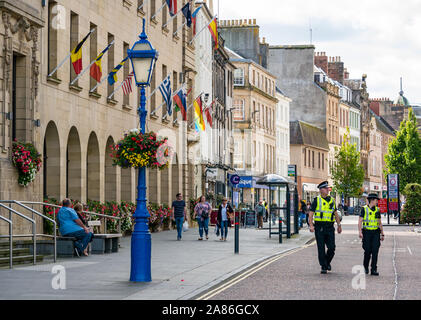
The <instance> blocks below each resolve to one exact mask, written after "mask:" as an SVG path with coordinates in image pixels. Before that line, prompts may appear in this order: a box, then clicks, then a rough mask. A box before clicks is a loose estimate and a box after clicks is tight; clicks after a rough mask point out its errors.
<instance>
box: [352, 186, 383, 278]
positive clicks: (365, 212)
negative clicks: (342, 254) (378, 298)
mask: <svg viewBox="0 0 421 320" xmlns="http://www.w3.org/2000/svg"><path fill="white" fill-rule="evenodd" d="M378 201H379V197H378V196H377V194H375V193H370V194H369V195H368V197H367V202H368V205H367V206H364V207H363V208H361V214H360V218H359V220H358V231H359V233H360V238H362V239H363V249H364V269H365V273H366V274H368V265H369V263H370V258H371V275H373V276H378V275H379V273H378V272H377V257H378V255H379V249H380V240H381V241H383V240H384V233H383V225H382V219H381V214H380V210H379V208H378V207H377V205H378Z"/></svg>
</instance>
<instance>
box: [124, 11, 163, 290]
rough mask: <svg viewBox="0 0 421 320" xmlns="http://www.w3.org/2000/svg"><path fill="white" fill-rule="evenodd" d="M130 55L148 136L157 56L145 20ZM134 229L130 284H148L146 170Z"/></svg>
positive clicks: (141, 178) (142, 170)
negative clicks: (150, 89)
mask: <svg viewBox="0 0 421 320" xmlns="http://www.w3.org/2000/svg"><path fill="white" fill-rule="evenodd" d="M127 55H128V56H129V59H130V61H131V63H132V68H133V73H134V78H135V81H136V85H137V86H138V87H139V88H140V106H139V109H138V113H139V117H140V129H141V132H142V133H145V123H146V114H147V111H146V92H145V87H146V86H149V84H150V81H151V77H152V72H153V69H154V67H155V62H156V60H157V59H158V52H157V51H156V50H155V49H154V48H153V47H152V45H151V43H150V42H149V41H148V37H147V36H146V33H145V19H143V31H142V33H141V34H140V35H139V40H138V41H137V42H136V43H135V44H134V45H133V47H132V49H129V50H127ZM133 217H134V218H135V227H134V232H133V234H132V245H131V272H130V281H135V282H149V281H152V278H151V245H152V243H151V234H150V233H149V227H148V218H149V212H148V209H147V207H146V168H145V167H141V168H139V179H138V185H137V206H136V211H135V213H134V215H133Z"/></svg>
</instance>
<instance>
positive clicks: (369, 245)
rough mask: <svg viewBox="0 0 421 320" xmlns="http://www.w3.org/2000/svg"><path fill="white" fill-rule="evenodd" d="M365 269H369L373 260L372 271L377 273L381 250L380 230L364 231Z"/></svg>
mask: <svg viewBox="0 0 421 320" xmlns="http://www.w3.org/2000/svg"><path fill="white" fill-rule="evenodd" d="M363 249H364V268H366V269H368V266H369V264H370V258H371V270H373V271H377V257H378V256H379V249H380V229H377V230H365V229H363Z"/></svg>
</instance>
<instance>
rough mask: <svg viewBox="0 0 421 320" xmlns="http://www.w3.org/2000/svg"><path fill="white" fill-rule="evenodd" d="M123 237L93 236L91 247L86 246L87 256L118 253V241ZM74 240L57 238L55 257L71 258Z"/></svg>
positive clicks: (111, 235)
mask: <svg viewBox="0 0 421 320" xmlns="http://www.w3.org/2000/svg"><path fill="white" fill-rule="evenodd" d="M122 236H123V235H122V234H121V233H116V234H94V237H93V239H92V242H91V245H90V246H88V248H89V249H88V250H89V251H88V253H89V254H91V253H92V254H104V253H111V252H118V247H119V243H118V242H119V239H120V238H121V237H122ZM75 241H76V238H73V237H61V236H58V237H57V255H58V256H60V257H73V256H75V255H76V253H75V245H74V242H75Z"/></svg>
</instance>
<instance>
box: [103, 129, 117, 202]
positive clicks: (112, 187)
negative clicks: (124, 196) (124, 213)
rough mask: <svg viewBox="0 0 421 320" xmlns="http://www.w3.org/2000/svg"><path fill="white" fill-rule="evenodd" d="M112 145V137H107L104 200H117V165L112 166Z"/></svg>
mask: <svg viewBox="0 0 421 320" xmlns="http://www.w3.org/2000/svg"><path fill="white" fill-rule="evenodd" d="M113 145H114V139H113V137H111V136H110V137H108V140H107V144H106V146H105V161H104V164H105V170H104V172H105V201H117V167H115V166H113V159H112V158H111V156H110V154H111V148H110V147H111V146H113Z"/></svg>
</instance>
